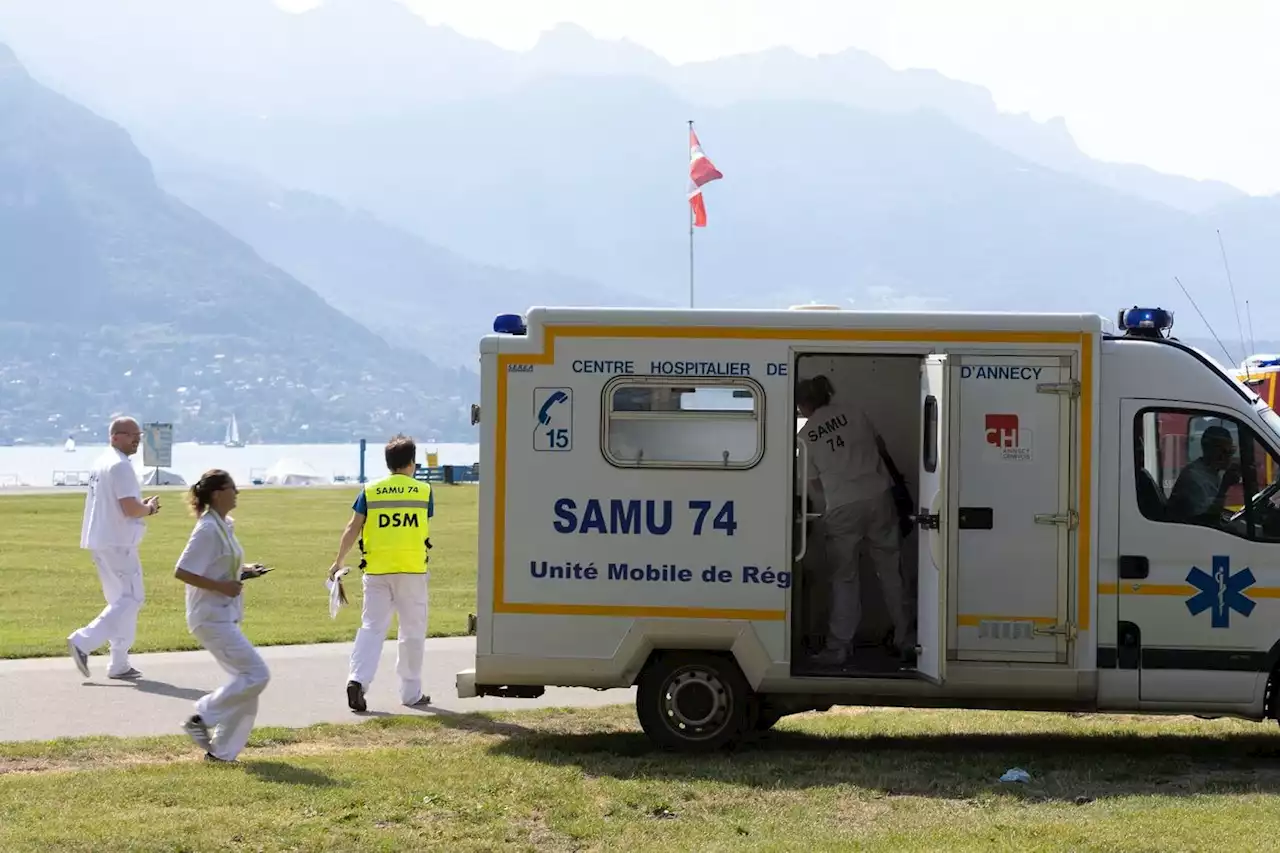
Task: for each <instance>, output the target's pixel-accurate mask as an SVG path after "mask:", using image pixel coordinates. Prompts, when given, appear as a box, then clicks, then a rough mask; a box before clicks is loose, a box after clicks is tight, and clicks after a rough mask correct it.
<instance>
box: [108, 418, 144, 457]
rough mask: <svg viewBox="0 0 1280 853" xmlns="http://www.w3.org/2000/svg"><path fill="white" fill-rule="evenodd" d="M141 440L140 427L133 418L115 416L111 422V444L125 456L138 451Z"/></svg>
mask: <svg viewBox="0 0 1280 853" xmlns="http://www.w3.org/2000/svg"><path fill="white" fill-rule="evenodd" d="M141 442H142V427H140V426H139V425H138V422H137V421H136V420H134V419H133V418H128V417H125V418H116V419H115V420H113V421H112V422H111V446H112V447H114V448H115V449H116V450H119V451H120V452H121V453H123V454H124V455H125V456H132V455H133V454H135V453H137V452H138V445H139V444H140V443H141Z"/></svg>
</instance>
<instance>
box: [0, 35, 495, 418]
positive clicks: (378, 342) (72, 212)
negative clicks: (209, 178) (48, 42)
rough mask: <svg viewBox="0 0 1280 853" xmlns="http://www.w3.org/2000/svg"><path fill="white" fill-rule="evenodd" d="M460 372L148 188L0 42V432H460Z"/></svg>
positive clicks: (136, 159)
mask: <svg viewBox="0 0 1280 853" xmlns="http://www.w3.org/2000/svg"><path fill="white" fill-rule="evenodd" d="M474 384H475V383H474V381H473V379H470V378H468V375H466V374H464V373H463V372H461V371H458V370H451V369H445V368H441V367H440V366H438V365H436V364H434V363H432V362H431V361H429V360H428V359H426V358H424V357H422V356H421V355H418V354H415V353H413V352H410V351H408V350H406V349H405V348H402V347H393V346H391V345H389V344H388V343H387V342H386V341H385V340H383V339H381V338H379V337H378V336H377V335H375V334H374V333H373V332H371V331H369V330H368V329H367V328H365V327H364V326H362V325H360V324H359V323H357V322H355V321H354V320H352V319H350V318H349V317H347V316H345V315H344V314H342V313H341V312H339V311H337V310H336V309H334V308H333V307H332V306H330V305H328V304H327V303H326V302H325V301H324V300H323V299H321V298H320V297H319V296H317V295H316V294H315V293H314V292H312V291H311V290H309V289H307V288H306V287H305V286H304V285H302V284H301V283H299V282H298V281H297V280H296V279H294V278H292V277H291V276H289V275H288V274H286V273H284V272H283V271H281V270H280V269H278V268H277V267H274V266H272V265H270V264H269V263H267V262H266V261H264V260H263V259H262V258H260V257H259V256H258V255H256V254H255V253H254V252H253V251H252V250H251V249H250V248H249V247H248V246H246V245H245V244H244V243H243V242H242V241H240V240H237V239H236V238H235V237H233V236H232V235H230V234H228V233H227V232H226V231H224V230H223V229H222V228H220V227H218V226H217V225H215V224H214V223H213V222H211V221H210V220H208V219H206V218H205V217H204V216H202V215H200V214H199V213H197V212H195V211H194V210H192V209H191V208H190V207H188V206H186V205H185V204H183V203H181V202H180V201H178V200H177V199H175V198H173V197H172V196H170V195H168V194H166V193H165V192H163V191H162V190H161V189H160V188H159V187H158V186H157V185H156V183H155V180H154V177H153V174H152V170H151V165H150V163H149V162H148V161H147V159H146V158H145V157H143V156H142V154H141V153H139V151H138V150H137V148H136V147H134V145H133V143H132V141H131V140H130V138H129V135H128V134H127V133H126V132H125V131H124V130H123V129H122V128H121V127H119V126H117V125H115V124H113V123H111V122H109V121H106V120H104V119H102V118H100V117H98V116H96V115H94V114H93V113H92V112H90V111H89V110H87V109H85V108H83V107H81V106H79V105H77V104H76V103H74V102H72V101H70V100H68V99H66V98H64V97H62V96H60V95H58V94H57V93H55V92H53V91H51V90H49V89H47V88H45V87H44V86H42V85H40V84H38V83H37V82H35V81H34V80H33V79H32V78H31V77H30V76H29V75H28V74H27V73H26V71H25V70H24V69H23V67H22V65H21V64H20V63H19V62H18V60H17V58H16V57H15V55H14V54H13V52H12V51H11V50H10V49H9V48H7V47H5V46H3V45H0V435H4V436H5V437H7V438H21V439H25V440H29V441H36V440H60V439H61V438H63V437H65V434H66V432H67V431H70V430H77V429H80V428H87V429H90V430H93V431H95V432H100V431H101V430H102V429H103V428H104V427H105V424H106V423H107V421H108V419H109V418H110V417H111V416H112V415H114V414H116V413H119V412H129V413H132V414H135V415H137V416H138V417H140V418H143V419H147V420H150V419H159V420H165V421H172V422H173V423H174V424H175V431H176V433H177V435H178V437H179V439H180V440H189V439H198V440H216V439H219V438H221V437H222V435H223V430H224V428H225V424H226V419H227V418H229V417H230V415H231V414H232V413H234V414H235V415H236V416H237V418H238V420H239V421H240V424H241V426H242V431H243V432H244V433H246V434H250V435H256V436H257V437H258V438H259V439H261V440H263V441H284V440H298V439H302V438H309V439H312V440H316V441H325V440H345V439H351V438H353V437H362V436H367V437H369V438H372V439H375V440H380V439H382V438H383V437H384V436H386V435H387V434H390V433H392V432H395V431H397V430H400V429H406V430H408V431H412V432H416V433H417V434H418V435H419V436H421V437H423V438H429V437H442V438H463V439H465V438H466V437H468V436H469V435H470V429H469V423H468V420H467V409H468V408H469V405H468V404H469V403H470V402H472V400H473V399H474V397H473V395H474Z"/></svg>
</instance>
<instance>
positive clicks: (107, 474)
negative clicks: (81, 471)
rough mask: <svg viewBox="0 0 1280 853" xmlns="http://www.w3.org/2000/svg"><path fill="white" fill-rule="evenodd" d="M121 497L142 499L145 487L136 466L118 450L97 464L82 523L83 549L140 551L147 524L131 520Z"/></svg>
mask: <svg viewBox="0 0 1280 853" xmlns="http://www.w3.org/2000/svg"><path fill="white" fill-rule="evenodd" d="M121 498H137V499H138V500H142V485H141V484H140V483H139V482H138V474H137V472H135V471H134V470H133V463H131V462H130V461H129V457H128V456H125V455H124V454H123V453H121V452H120V451H119V450H116V449H115V448H114V447H108V448H107V450H106V452H105V453H103V454H102V455H101V456H99V457H98V458H97V459H96V460H94V463H93V469H92V470H91V471H90V472H89V491H88V492H87V493H86V494H85V497H84V519H83V521H81V523H80V547H81V548H87V549H95V548H136V547H137V546H138V543H139V542H141V541H142V534H143V532H144V531H145V530H146V525H145V524H144V523H143V521H142V519H141V518H130V517H129V516H127V515H125V514H124V510H122V509H121V508H120V499H121Z"/></svg>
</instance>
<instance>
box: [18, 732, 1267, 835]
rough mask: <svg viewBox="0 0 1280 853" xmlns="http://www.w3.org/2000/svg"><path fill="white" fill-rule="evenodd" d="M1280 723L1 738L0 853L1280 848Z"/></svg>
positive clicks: (260, 733)
mask: <svg viewBox="0 0 1280 853" xmlns="http://www.w3.org/2000/svg"><path fill="white" fill-rule="evenodd" d="M1274 728H1275V727H1274V726H1263V725H1260V724H1256V723H1243V722H1238V721H1213V722H1208V721H1199V720H1194V719H1189V718H1176V719H1156V718H1139V717H1118V716H1112V717H1105V716H1099V717H1087V716H1085V717H1076V716H1072V715H1066V714H1039V715H1037V714H1013V713H994V712H973V711H896V710H886V709H846V710H844V711H836V712H832V713H829V714H825V715H805V716H802V717H797V718H790V719H787V720H784V721H783V722H782V723H781V724H779V727H778V729H776V730H775V731H774V732H771V733H769V734H768V735H765V736H764V737H763V738H761V739H760V740H759V741H756V742H754V743H750V744H748V745H746V746H745V747H744V748H743V749H741V750H740V751H739V752H737V753H736V754H733V755H716V756H710V757H686V756H679V755H666V754H661V753H656V752H654V751H653V750H652V749H651V748H650V746H649V744H648V742H647V741H646V740H645V739H644V738H643V736H642V735H640V734H639V733H638V732H637V730H636V727H635V723H634V717H633V714H632V711H631V709H630V708H610V709H600V710H576V711H575V710H558V711H546V712H531V713H527V714H512V715H502V716H497V717H492V718H491V717H482V716H478V715H475V716H470V715H469V716H459V715H454V716H448V715H442V716H439V717H416V716H415V717H391V718H384V719H379V720H374V721H371V722H368V723H364V724H360V725H355V726H316V727H312V728H308V729H303V730H296V731H287V730H261V731H258V732H256V733H255V734H254V737H253V739H252V741H251V743H250V747H249V749H247V750H246V751H245V752H244V754H243V755H242V756H241V762H240V764H239V765H237V766H210V765H206V764H204V763H202V762H201V761H199V760H198V758H197V755H196V750H194V748H193V747H192V746H191V745H190V744H189V743H187V742H185V741H183V740H182V739H180V738H154V739H145V740H114V739H105V738H95V739H91V740H77V741H63V742H54V743H52V744H12V745H0V850H4V851H6V853H9V851H24V850H32V851H34V850H116V849H121V850H122V849H129V850H141V851H149V850H166V851H174V850H201V851H204V850H265V851H274V850H361V851H377V850H424V849H439V850H449V851H464V850H496V849H503V850H507V849H510V850H553V851H560V850H566V851H567V850H655V851H663V853H666V851H672V850H699V851H702V850H729V849H735V850H742V849H751V850H783V849H786V850H836V849H841V850H870V851H904V850H938V851H952V850H1017V851H1020V853H1033V852H1034V851H1048V850H1071V851H1080V850H1114V851H1124V853H1137V851H1168V850H1179V851H1188V850H1215V851H1227V850H1229V851H1233V853H1234V851H1244V850H1273V849H1274V848H1275V845H1276V842H1275V839H1276V838H1277V837H1278V836H1280V796H1278V792H1280V764H1277V761H1276V756H1277V751H1276V747H1277V745H1280V735H1277V733H1276V732H1274ZM1013 766H1020V767H1022V768H1024V769H1026V770H1027V771H1029V772H1030V773H1031V776H1032V781H1031V783H1030V784H1026V785H1018V784H1002V783H1000V782H998V781H997V780H998V778H999V776H1000V774H1001V773H1003V772H1004V771H1005V770H1006V769H1008V768H1009V767H1013ZM68 804H74V805H75V806H76V807H75V808H66V806H67V805H68ZM52 814H57V815H58V819H57V820H49V819H48V818H49V816H50V815H52Z"/></svg>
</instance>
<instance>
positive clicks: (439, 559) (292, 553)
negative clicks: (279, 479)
mask: <svg viewBox="0 0 1280 853" xmlns="http://www.w3.org/2000/svg"><path fill="white" fill-rule="evenodd" d="M355 491H356V490H355V489H350V490H348V489H329V488H324V489H247V490H245V491H243V492H241V494H240V506H239V508H238V509H237V510H236V511H235V513H234V516H235V519H236V533H237V536H238V537H239V538H240V541H241V543H242V544H243V545H244V548H245V558H246V560H247V561H249V562H259V563H265V564H267V565H269V566H274V567H275V571H273V572H272V573H271V574H269V575H267V576H266V577H264V578H259V579H257V580H252V581H249V582H247V583H246V584H245V587H246V590H245V596H246V599H245V631H246V633H247V634H248V635H249V637H250V639H252V640H253V642H254V643H255V644H257V645H277V644H281V643H320V642H332V641H350V640H351V639H352V638H353V637H354V636H355V631H356V629H357V628H358V627H359V623H360V573H359V572H358V571H354V566H355V565H356V564H357V563H358V562H359V557H358V555H356V556H355V557H354V558H352V557H349V558H348V563H349V564H350V565H351V566H352V567H353V571H354V573H353V575H348V576H347V582H346V584H345V586H346V589H347V596H348V599H350V602H351V604H350V606H348V607H345V608H343V609H342V610H341V611H340V612H339V614H338V618H337V619H330V618H329V609H328V603H327V596H328V593H327V591H326V590H325V586H324V581H325V573H326V572H327V570H328V568H329V566H330V564H331V563H332V561H333V555H334V552H335V551H336V550H337V547H338V539H339V537H340V536H341V534H342V528H343V526H344V525H345V524H346V522H347V519H348V518H350V516H351V502H352V501H353V500H354V499H355ZM148 494H150V493H149V492H148ZM435 494H436V517H435V518H434V519H432V525H431V544H432V545H433V546H434V547H433V548H432V551H431V615H430V621H429V623H428V628H429V632H430V634H431V635H432V636H441V635H457V634H465V633H466V627H467V626H466V620H467V614H468V613H474V612H475V583H476V581H475V579H476V523H477V510H476V490H475V489H474V488H471V487H466V486H457V487H449V486H442V487H439V488H437V489H436V490H435ZM182 498H183V493H182V492H179V491H162V492H161V505H162V507H163V509H162V510H161V512H160V514H159V515H157V516H154V517H152V518H151V519H149V520H148V522H147V534H146V537H145V538H144V539H143V541H142V549H141V551H142V567H143V572H144V584H145V589H146V596H147V601H146V604H145V605H144V606H143V609H142V614H141V616H140V617H139V619H138V638H137V642H136V643H135V645H134V650H135V651H140V652H145V651H172V650H180V649H195V648H199V646H198V645H197V644H196V643H195V641H194V638H192V637H191V635H190V634H188V633H187V628H186V622H185V609H184V605H183V595H184V587H183V584H182V583H181V582H180V581H177V580H175V579H174V577H173V568H174V564H175V563H176V562H177V559H178V555H179V554H181V553H182V548H183V546H184V545H185V544H186V541H187V537H188V535H190V533H191V527H192V525H193V524H194V519H193V518H192V517H191V515H190V513H189V512H188V511H187V509H186V507H185V506H184V505H183V504H182ZM83 507H84V497H83V495H81V494H74V495H72V494H68V495H42V494H37V495H10V496H5V497H0V530H2V531H3V535H4V546H3V547H2V548H0V580H2V581H3V584H4V592H3V595H0V657H6V658H17V657H35V656H41V655H57V654H63V653H65V651H66V637H67V635H68V634H69V633H71V632H72V631H74V630H76V629H77V628H79V627H80V626H82V625H84V624H86V623H88V622H89V621H90V620H91V619H93V617H94V616H96V615H97V614H98V612H99V611H100V610H101V609H102V607H103V604H104V602H103V600H102V588H101V586H100V585H99V583H98V574H97V571H96V570H95V569H94V567H93V562H92V561H91V560H90V558H89V554H88V552H87V551H82V550H80V548H79V545H80V518H81V512H82V510H83ZM394 632H395V626H394V625H393V626H392V628H391V633H392V635H394Z"/></svg>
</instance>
